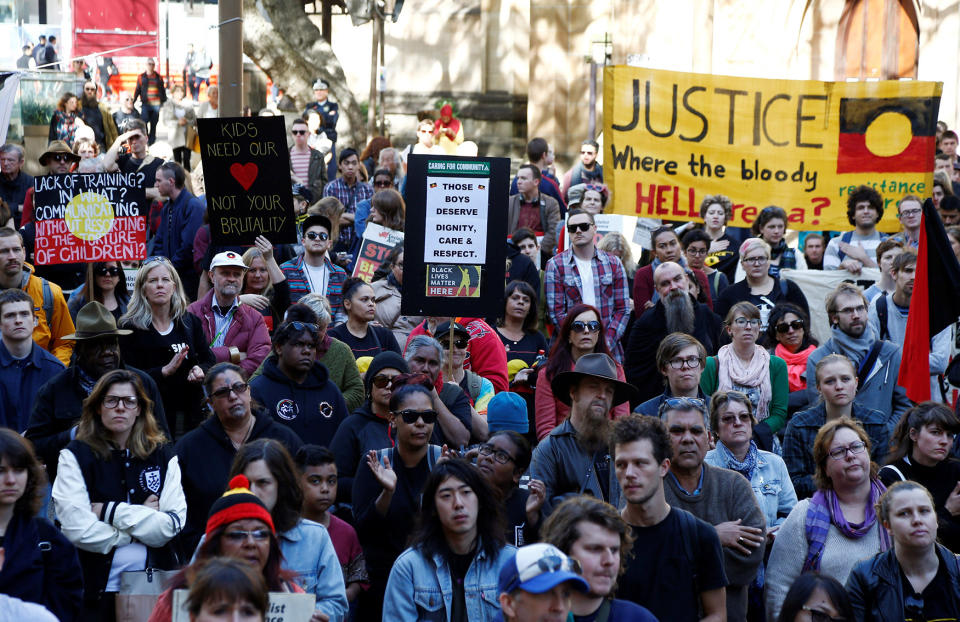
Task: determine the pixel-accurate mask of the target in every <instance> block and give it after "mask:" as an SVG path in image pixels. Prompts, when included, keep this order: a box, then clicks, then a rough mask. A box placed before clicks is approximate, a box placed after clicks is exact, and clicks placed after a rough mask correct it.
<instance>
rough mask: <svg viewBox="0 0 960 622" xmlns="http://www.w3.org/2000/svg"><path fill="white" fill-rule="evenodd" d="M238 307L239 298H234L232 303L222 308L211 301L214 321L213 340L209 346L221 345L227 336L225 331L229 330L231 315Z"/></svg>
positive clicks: (235, 312) (231, 320)
mask: <svg viewBox="0 0 960 622" xmlns="http://www.w3.org/2000/svg"><path fill="white" fill-rule="evenodd" d="M213 298H214V300H216V298H217V297H216V295H214V297H213ZM239 307H240V299H239V298H234V299H233V305H231V306H230V307H227V308H226V309H222V308H221V307H220V305H218V304H217V303H216V302H214V303H213V305H212V307H211V308H212V309H213V323H214V327H213V330H214V333H213V341H211V342H210V347H211V348H216V347H218V346H222V345H223V340H224V339H226V337H227V331H228V330H230V324H232V323H233V316H234V315H236V314H237V309H238V308H239Z"/></svg>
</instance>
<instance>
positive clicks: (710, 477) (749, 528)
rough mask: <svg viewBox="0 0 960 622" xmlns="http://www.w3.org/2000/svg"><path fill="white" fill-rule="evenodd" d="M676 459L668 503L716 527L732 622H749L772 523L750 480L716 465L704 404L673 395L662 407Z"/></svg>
mask: <svg viewBox="0 0 960 622" xmlns="http://www.w3.org/2000/svg"><path fill="white" fill-rule="evenodd" d="M660 420H661V421H662V422H663V424H664V426H665V427H666V428H667V432H668V433H669V434H670V442H671V444H672V448H673V460H672V461H671V462H670V470H669V471H668V472H667V473H666V475H665V476H664V499H665V500H666V502H667V503H669V504H670V506H671V507H675V508H680V509H682V510H686V511H687V512H690V513H691V514H693V515H694V516H696V517H697V518H699V519H700V520H702V521H704V522H706V523H709V524H710V525H713V526H714V528H715V529H716V530H717V535H718V536H719V537H720V544H721V545H722V546H723V569H724V572H725V574H726V575H727V580H728V583H727V619H728V620H746V619H747V590H748V588H749V587H750V584H751V583H753V581H754V579H755V578H756V576H757V571H758V569H759V568H760V565H761V564H762V563H763V552H764V542H765V541H766V528H767V522H766V519H765V518H764V515H763V511H762V510H761V509H760V506H759V504H758V503H757V498H756V496H755V495H754V494H753V488H752V487H751V486H750V482H749V481H748V480H747V478H745V477H743V476H742V475H741V474H740V473H737V472H736V471H729V470H727V469H721V468H717V467H713V466H710V465H709V464H707V463H706V462H705V460H704V458H705V457H706V455H707V451H708V450H709V449H710V419H709V416H708V414H707V405H706V403H705V402H704V401H703V400H699V399H694V398H689V397H673V398H669V399H666V400H664V401H663V403H662V404H661V405H660Z"/></svg>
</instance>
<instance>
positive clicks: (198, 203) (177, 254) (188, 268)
mask: <svg viewBox="0 0 960 622" xmlns="http://www.w3.org/2000/svg"><path fill="white" fill-rule="evenodd" d="M186 179H187V173H186V171H184V170H183V167H182V166H180V165H179V164H177V163H176V162H164V163H163V164H162V165H160V168H159V169H157V181H156V184H155V185H156V188H157V192H158V193H159V194H160V196H161V197H164V198H165V199H167V202H166V204H164V206H163V210H162V211H161V212H160V226H159V227H158V228H157V234H156V235H155V236H153V249H154V252H155V253H156V254H157V255H162V256H164V257H166V258H168V259H169V260H170V262H171V263H172V264H173V265H174V267H175V268H176V269H177V274H179V275H180V280H181V281H182V282H183V288H184V291H185V292H186V294H187V298H188V299H189V300H193V299H194V298H195V297H196V295H197V287H198V286H199V285H200V275H199V274H198V273H197V271H196V270H194V268H193V239H194V238H195V237H196V235H197V229H199V228H200V227H201V226H202V225H203V214H204V212H206V204H205V203H204V202H203V200H201V199H198V198H197V197H195V196H193V194H192V193H191V192H190V190H188V189H187V188H186Z"/></svg>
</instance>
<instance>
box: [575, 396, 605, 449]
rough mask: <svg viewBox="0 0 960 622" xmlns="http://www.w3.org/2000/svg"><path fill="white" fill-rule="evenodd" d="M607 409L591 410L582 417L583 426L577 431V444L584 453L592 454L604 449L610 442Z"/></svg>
mask: <svg viewBox="0 0 960 622" xmlns="http://www.w3.org/2000/svg"><path fill="white" fill-rule="evenodd" d="M608 412H609V408H604V409H600V408H593V407H592V405H591V408H590V409H589V410H588V411H587V413H586V416H585V417H584V420H585V424H584V425H583V426H581V427H582V428H583V429H582V430H579V429H578V430H577V443H579V445H580V447H581V448H583V450H584V451H587V452H590V453H593V452H596V451H600V450H601V449H606V448H607V445H608V442H609V440H610V438H609V437H610V425H611V424H610V419H608V418H607V414H608Z"/></svg>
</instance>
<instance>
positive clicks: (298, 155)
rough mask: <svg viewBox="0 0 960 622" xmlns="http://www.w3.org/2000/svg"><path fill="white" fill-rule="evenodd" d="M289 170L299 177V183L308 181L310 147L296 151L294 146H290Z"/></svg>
mask: <svg viewBox="0 0 960 622" xmlns="http://www.w3.org/2000/svg"><path fill="white" fill-rule="evenodd" d="M290 170H292V171H293V174H294V175H296V176H297V177H298V178H299V179H300V183H302V184H306V183H308V179H309V178H310V149H307V150H306V151H297V148H296V147H291V148H290Z"/></svg>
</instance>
